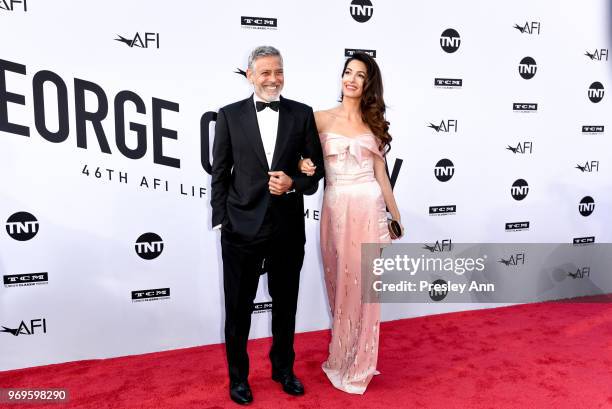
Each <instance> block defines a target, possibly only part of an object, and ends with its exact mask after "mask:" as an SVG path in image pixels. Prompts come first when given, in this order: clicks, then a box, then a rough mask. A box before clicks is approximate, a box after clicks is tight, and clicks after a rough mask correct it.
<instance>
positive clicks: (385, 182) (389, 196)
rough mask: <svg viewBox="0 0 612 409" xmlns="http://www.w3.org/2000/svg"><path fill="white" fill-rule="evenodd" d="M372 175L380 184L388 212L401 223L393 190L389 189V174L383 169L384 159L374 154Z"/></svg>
mask: <svg viewBox="0 0 612 409" xmlns="http://www.w3.org/2000/svg"><path fill="white" fill-rule="evenodd" d="M374 177H375V178H376V181H377V182H378V184H379V185H380V190H381V191H382V194H383V198H384V199H385V204H386V205H387V208H388V209H389V213H391V217H393V219H394V220H397V221H398V222H400V225H401V219H402V217H401V215H400V212H399V209H398V208H397V203H396V202H395V196H394V195H393V190H392V189H391V182H390V181H389V176H387V170H386V169H385V161H384V160H383V159H382V158H381V157H380V156H374ZM402 230H403V227H402Z"/></svg>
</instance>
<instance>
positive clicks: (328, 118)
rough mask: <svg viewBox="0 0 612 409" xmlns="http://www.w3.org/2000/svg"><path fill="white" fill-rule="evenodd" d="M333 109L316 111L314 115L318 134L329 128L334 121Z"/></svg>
mask: <svg viewBox="0 0 612 409" xmlns="http://www.w3.org/2000/svg"><path fill="white" fill-rule="evenodd" d="M334 110H335V108H332V109H323V110H321V111H316V112H315V113H314V116H315V122H316V123H317V129H318V130H319V132H323V130H325V129H328V128H329V124H330V123H331V122H332V121H333V120H334V117H335V114H334Z"/></svg>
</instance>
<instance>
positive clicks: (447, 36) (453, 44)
mask: <svg viewBox="0 0 612 409" xmlns="http://www.w3.org/2000/svg"><path fill="white" fill-rule="evenodd" d="M460 45H461V38H460V37H459V33H458V32H457V30H455V29H452V28H447V29H446V30H444V31H443V32H442V35H441V36H440V46H441V47H442V49H443V50H444V51H446V52H447V53H454V52H455V51H457V50H458V49H459V46H460Z"/></svg>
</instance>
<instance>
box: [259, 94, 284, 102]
mask: <svg viewBox="0 0 612 409" xmlns="http://www.w3.org/2000/svg"><path fill="white" fill-rule="evenodd" d="M257 101H261V102H272V101H280V96H279V97H278V98H276V99H273V100H272V101H266V100H265V99H262V98H259V96H258V95H257V94H256V93H253V104H254V103H256V102H257Z"/></svg>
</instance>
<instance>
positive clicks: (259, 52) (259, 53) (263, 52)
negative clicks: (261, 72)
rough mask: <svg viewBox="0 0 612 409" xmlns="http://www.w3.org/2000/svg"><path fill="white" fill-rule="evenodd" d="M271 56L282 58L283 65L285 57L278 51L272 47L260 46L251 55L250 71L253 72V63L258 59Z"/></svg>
mask: <svg viewBox="0 0 612 409" xmlns="http://www.w3.org/2000/svg"><path fill="white" fill-rule="evenodd" d="M270 56H272V57H278V58H280V62H281V65H283V57H282V55H281V53H280V51H278V49H276V48H274V47H272V46H271V45H260V46H259V47H257V48H255V49H254V50H253V51H251V54H250V55H249V69H250V70H251V71H253V63H254V62H255V60H256V59H258V58H261V57H270Z"/></svg>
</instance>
